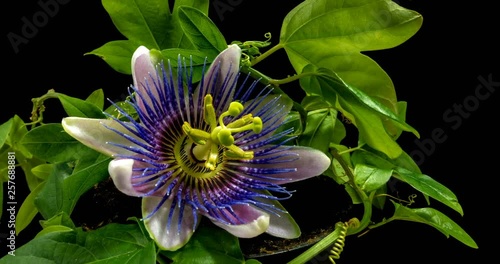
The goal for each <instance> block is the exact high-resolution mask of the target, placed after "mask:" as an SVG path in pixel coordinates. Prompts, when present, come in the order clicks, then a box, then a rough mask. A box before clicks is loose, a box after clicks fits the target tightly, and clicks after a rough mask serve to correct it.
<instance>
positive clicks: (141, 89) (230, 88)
mask: <svg viewBox="0 0 500 264" xmlns="http://www.w3.org/2000/svg"><path fill="white" fill-rule="evenodd" d="M156 54H158V53H157V52H156V53H155V52H153V51H150V50H148V49H147V48H146V47H143V46H141V47H139V48H138V49H137V50H136V51H135V53H134V54H133V57H132V77H133V86H131V87H130V89H129V93H130V94H131V97H132V100H131V101H130V102H129V103H130V104H131V106H132V107H133V108H134V109H135V111H136V112H137V118H134V117H132V116H131V115H129V114H128V113H127V112H126V111H125V110H123V109H121V108H120V107H118V106H117V109H118V111H119V112H120V113H121V115H122V116H124V117H125V119H123V118H120V119H118V118H116V117H113V116H109V118H107V119H90V118H78V117H67V118H64V119H63V121H62V125H63V127H64V130H65V131H66V132H67V133H68V134H69V135H71V136H73V137H74V138H76V139H77V140H79V141H80V142H82V143H83V144H85V145H87V146H88V147H90V148H93V149H95V150H97V151H100V152H102V153H104V154H107V155H110V156H112V157H113V160H112V161H111V162H110V163H109V168H108V170H109V174H110V176H111V178H112V179H113V182H114V184H115V186H116V188H118V189H119V190H120V191H121V192H123V193H125V194H127V195H130V196H137V197H142V219H143V220H144V224H145V226H146V228H147V230H148V232H149V234H150V236H151V238H152V239H154V240H155V241H156V243H157V244H158V246H159V247H160V248H161V249H163V250H176V249H178V248H180V247H182V246H183V245H184V244H186V243H187V242H188V240H189V238H190V237H191V236H192V234H193V233H194V232H195V230H196V228H197V226H198V224H199V222H200V218H201V216H205V217H207V218H208V219H210V220H211V221H212V222H213V223H214V224H215V225H217V226H219V227H221V228H223V229H225V230H227V231H228V232H230V233H231V234H233V235H235V236H237V237H241V238H250V237H255V236H257V235H259V234H262V233H264V232H267V233H268V234H271V235H273V236H277V237H282V238H296V237H298V236H300V229H299V227H298V226H297V224H296V222H295V221H294V220H293V218H292V217H291V216H290V215H289V214H288V213H287V211H286V210H285V208H283V206H282V205H281V204H280V203H279V201H280V200H281V199H286V198H288V197H290V196H291V191H288V190H287V189H286V188H285V187H284V186H282V185H283V184H286V183H290V182H294V181H299V180H303V179H307V178H310V177H313V176H317V175H319V174H321V173H323V172H324V171H325V170H326V169H327V168H328V166H329V165H330V160H329V158H328V157H327V156H326V155H325V154H323V153H322V152H321V151H318V150H315V149H312V148H307V147H299V146H292V145H291V144H287V143H288V142H289V138H290V137H285V136H286V135H289V134H290V133H291V132H292V131H291V130H287V129H281V130H278V128H280V126H281V125H282V123H283V121H284V119H285V117H286V115H287V114H288V113H289V111H290V109H291V106H292V102H291V100H290V99H287V98H285V97H283V96H280V95H279V94H274V93H273V92H272V88H271V87H268V86H266V87H262V88H258V87H259V85H258V84H259V82H258V81H257V80H253V81H248V80H251V78H250V77H249V76H246V77H245V78H243V77H242V78H239V77H240V64H239V63H240V59H241V49H240V48H239V47H238V46H237V45H230V46H228V48H227V49H225V50H224V51H222V52H221V53H220V54H219V55H218V56H217V57H216V58H215V59H214V60H213V62H212V63H211V64H210V66H209V67H208V69H205V68H206V67H204V74H203V77H202V79H201V80H200V81H199V83H198V85H197V86H196V87H195V85H194V84H193V77H192V72H193V66H192V63H191V62H190V60H189V58H181V57H179V60H178V62H177V66H176V67H173V66H172V64H171V63H170V61H165V62H164V61H162V60H161V59H159V56H157V55H156ZM205 64H207V63H205ZM174 68H175V69H176V70H175V71H174V70H173V69H174ZM205 70H206V71H205ZM174 72H175V73H174ZM262 86H263V85H262ZM278 131H279V132H278Z"/></svg>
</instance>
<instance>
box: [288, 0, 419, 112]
mask: <svg viewBox="0 0 500 264" xmlns="http://www.w3.org/2000/svg"><path fill="white" fill-rule="evenodd" d="M421 24H422V16H421V15H420V14H418V13H417V12H415V11H412V10H408V9H405V8H403V7H401V6H399V5H398V4H396V3H395V2H393V1H389V0H353V1H343V0H310V1H304V2H303V3H302V4H299V5H298V6H297V7H295V8H294V9H293V10H292V11H290V12H289V13H288V14H287V16H286V17H285V19H284V20H283V24H282V28H281V33H280V45H281V46H283V47H284V48H285V51H286V53H287V55H288V57H289V59H290V62H291V64H292V65H293V67H294V68H295V70H296V72H297V73H300V72H302V70H303V68H304V67H305V66H306V65H307V64H313V65H315V66H316V67H324V68H327V69H330V70H332V71H334V72H336V73H337V74H338V75H339V76H340V77H341V78H342V79H343V80H345V81H346V82H347V83H349V84H351V85H354V86H356V87H358V88H359V89H361V90H363V91H364V92H366V93H367V94H369V95H371V96H374V98H376V99H377V100H379V101H380V102H381V103H383V104H384V105H386V107H388V108H389V109H391V110H393V111H396V110H397V108H396V106H395V105H396V93H395V90H394V86H393V83H392V81H391V79H390V78H389V76H388V75H387V73H386V72H385V71H384V70H383V69H382V68H381V67H380V66H379V65H378V64H377V63H376V62H375V61H373V60H372V59H370V58H369V57H368V56H366V55H364V54H361V52H363V51H371V50H381V49H388V48H393V47H396V46H398V45H400V44H402V43H403V42H405V41H406V40H408V39H409V38H410V37H411V36H413V35H414V34H415V33H416V32H417V31H418V30H419V29H420V27H421Z"/></svg>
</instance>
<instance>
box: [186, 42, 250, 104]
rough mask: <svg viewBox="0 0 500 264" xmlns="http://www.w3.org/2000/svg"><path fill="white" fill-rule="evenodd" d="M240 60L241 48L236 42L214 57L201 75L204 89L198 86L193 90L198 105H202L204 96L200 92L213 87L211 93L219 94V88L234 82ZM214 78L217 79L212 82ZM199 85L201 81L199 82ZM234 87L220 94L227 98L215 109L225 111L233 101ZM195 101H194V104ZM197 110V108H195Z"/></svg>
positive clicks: (229, 85)
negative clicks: (223, 103) (198, 101)
mask: <svg viewBox="0 0 500 264" xmlns="http://www.w3.org/2000/svg"><path fill="white" fill-rule="evenodd" d="M240 60H241V48H240V47H239V46H238V45H236V44H231V45H229V46H228V47H227V48H226V49H225V50H223V51H222V52H221V53H219V55H217V57H215V59H214V61H213V62H212V64H211V65H210V67H209V68H208V70H207V71H206V73H205V76H204V77H203V82H202V83H203V86H204V89H200V87H199V86H198V87H197V88H196V90H195V92H194V95H193V100H194V102H197V100H200V101H201V102H200V105H202V104H203V103H202V101H203V99H204V97H205V94H200V92H207V90H211V89H212V87H214V90H213V94H220V93H221V92H222V91H221V88H222V87H224V85H226V86H227V87H231V85H233V84H236V83H235V81H236V77H237V75H238V72H239V71H240ZM214 80H217V82H216V83H214ZM200 85H201V83H200ZM235 90H236V89H225V90H224V92H225V93H226V94H224V95H221V96H222V97H223V98H227V100H225V101H226V104H225V105H222V104H221V105H217V109H216V110H220V111H225V110H226V109H227V108H228V106H229V103H231V102H232V101H233V95H234V91H235ZM196 105H197V103H195V106H196ZM195 110H197V109H195Z"/></svg>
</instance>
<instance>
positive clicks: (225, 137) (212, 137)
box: [182, 94, 262, 171]
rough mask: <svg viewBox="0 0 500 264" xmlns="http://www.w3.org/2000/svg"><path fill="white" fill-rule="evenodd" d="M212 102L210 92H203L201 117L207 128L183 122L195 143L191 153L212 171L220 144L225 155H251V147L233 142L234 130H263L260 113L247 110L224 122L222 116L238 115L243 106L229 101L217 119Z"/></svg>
mask: <svg viewBox="0 0 500 264" xmlns="http://www.w3.org/2000/svg"><path fill="white" fill-rule="evenodd" d="M212 102H213V99H212V95H210V94H208V95H206V96H205V98H204V101H203V111H204V120H205V122H206V123H207V124H208V125H209V129H210V131H209V132H207V131H204V130H201V129H196V128H193V127H191V125H190V124H189V123H188V122H184V124H183V125H182V129H183V131H184V134H186V136H188V137H189V139H191V140H192V141H193V142H194V144H195V145H196V146H194V148H193V150H192V153H193V155H194V157H195V158H196V159H197V160H201V161H205V167H206V168H208V169H209V170H211V171H213V170H215V168H216V167H217V159H218V156H219V147H220V146H222V147H223V149H224V154H225V156H226V157H227V158H232V159H252V158H253V151H244V150H242V149H241V148H239V147H238V146H236V145H234V137H233V134H236V133H240V132H243V131H247V130H252V131H253V132H254V133H260V132H261V131H262V120H261V119H260V117H253V116H252V114H248V115H244V116H242V117H241V118H239V119H237V120H235V121H233V122H231V123H229V124H227V125H226V124H224V121H223V120H224V117H226V116H233V117H235V116H237V115H239V114H240V113H241V112H242V111H243V109H244V107H243V105H242V104H241V103H239V102H231V103H230V104H229V108H228V109H227V111H225V112H223V113H222V114H221V115H220V116H219V118H218V120H217V116H216V114H215V108H214V106H213V105H212ZM217 121H218V122H217Z"/></svg>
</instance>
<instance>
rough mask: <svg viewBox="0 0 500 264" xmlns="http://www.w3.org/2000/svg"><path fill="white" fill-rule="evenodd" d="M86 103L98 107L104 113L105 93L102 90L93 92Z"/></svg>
mask: <svg viewBox="0 0 500 264" xmlns="http://www.w3.org/2000/svg"><path fill="white" fill-rule="evenodd" d="M85 101H87V102H89V103H91V104H93V105H95V106H97V108H99V110H100V111H101V112H102V110H103V109H104V91H103V90H102V89H97V90H95V91H93V92H92V93H91V94H90V95H89V96H88V97H87V99H85Z"/></svg>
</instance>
